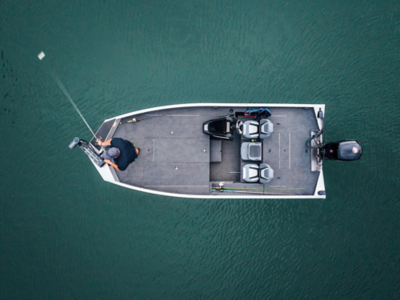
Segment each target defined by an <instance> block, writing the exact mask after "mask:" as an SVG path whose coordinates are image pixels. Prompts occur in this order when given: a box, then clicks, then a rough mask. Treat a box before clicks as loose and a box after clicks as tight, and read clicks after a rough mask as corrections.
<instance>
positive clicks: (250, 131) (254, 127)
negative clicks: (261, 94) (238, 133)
mask: <svg viewBox="0 0 400 300" xmlns="http://www.w3.org/2000/svg"><path fill="white" fill-rule="evenodd" d="M259 127H260V124H259V123H258V121H255V120H250V121H245V122H243V137H244V138H246V139H257V138H258V137H259V136H260V134H259V132H258V128H259Z"/></svg>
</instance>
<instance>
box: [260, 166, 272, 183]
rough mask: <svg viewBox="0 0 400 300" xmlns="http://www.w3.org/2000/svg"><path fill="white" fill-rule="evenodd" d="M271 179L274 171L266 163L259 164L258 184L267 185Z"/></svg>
mask: <svg viewBox="0 0 400 300" xmlns="http://www.w3.org/2000/svg"><path fill="white" fill-rule="evenodd" d="M272 178H274V170H273V169H272V168H271V167H270V166H269V165H268V164H266V163H262V164H260V183H262V184H265V183H268V182H270V181H271V179H272Z"/></svg>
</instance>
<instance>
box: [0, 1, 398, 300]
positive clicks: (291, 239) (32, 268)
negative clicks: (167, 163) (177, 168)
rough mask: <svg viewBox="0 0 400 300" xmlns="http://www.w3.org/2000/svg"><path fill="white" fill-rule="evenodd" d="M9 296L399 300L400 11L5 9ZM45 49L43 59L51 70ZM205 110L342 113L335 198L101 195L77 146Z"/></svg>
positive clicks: (355, 4) (250, 6)
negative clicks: (342, 152)
mask: <svg viewBox="0 0 400 300" xmlns="http://www.w3.org/2000/svg"><path fill="white" fill-rule="evenodd" d="M0 51H1V61H0V63H1V69H0V70H1V73H0V137H1V140H2V147H1V148H0V154H1V155H0V157H1V161H2V164H1V169H0V182H1V194H0V195H1V202H0V203H1V204H0V205H1V207H0V211H1V216H0V298H1V299H305V298H312V299H354V298H357V299H396V298H397V299H398V298H399V297H400V272H399V269H400V253H399V249H400V243H399V238H400V234H399V233H400V217H399V213H400V204H399V199H400V192H399V188H400V184H399V183H398V180H399V174H400V172H399V168H400V150H399V149H400V140H399V129H400V121H399V115H400V54H399V53H400V4H399V2H398V1H390V0H389V1H378V0H374V1H359V0H354V1H328V0H326V1H323V0H305V1H244V0H233V1H232V0H222V1H220V0H214V1H195V0H186V1H176V0H174V1H166V0H158V1H155V0H147V1H129V2H128V1H125V2H121V1H119V2H118V1H115V2H114V3H111V2H108V1H76V0H69V1H66V0H64V1H57V2H56V1H43V0H37V1H19V0H12V1H11V0H3V1H1V2H0ZM41 51H44V52H45V54H46V57H45V58H44V59H43V60H42V61H40V60H39V59H38V57H37V55H38V54H39V53H40V52H41ZM52 74H54V75H56V76H58V77H59V78H60V80H61V81H62V82H63V84H64V85H65V86H66V88H67V89H68V91H69V93H70V94H71V96H72V98H73V99H74V100H75V102H76V104H77V105H78V107H79V108H80V110H81V111H82V113H83V115H84V116H85V117H86V119H87V121H88V123H89V124H90V125H91V127H93V128H94V129H96V128H98V127H99V126H100V124H101V123H102V122H103V120H104V119H106V118H110V117H113V116H116V115H120V114H124V113H127V112H131V111H135V110H139V109H144V108H150V107H154V106H159V105H168V104H179V103H192V102H236V103H239V102H266V103H307V104H308V103H309V104H314V103H317V104H318V103H324V104H326V114H325V117H326V135H325V140H329V141H334V140H340V139H346V138H348V139H350V138H353V139H357V140H359V141H361V142H362V145H363V147H364V155H363V159H362V160H361V161H358V162H354V163H347V164H346V163H333V162H327V163H326V164H325V166H324V173H325V183H326V190H327V199H326V200H201V199H178V198H168V197H161V196H155V195H150V194H144V193H140V192H136V191H132V190H128V189H124V188H121V187H118V186H115V185H112V184H109V183H105V182H104V181H102V179H101V177H100V176H99V174H98V173H97V171H96V170H95V168H94V167H93V165H92V164H91V162H90V161H89V160H88V159H87V157H86V156H85V155H84V154H83V153H82V152H81V151H80V150H73V151H72V150H69V149H68V147H67V146H68V144H69V142H70V141H71V140H72V138H73V137H75V136H79V137H81V138H85V139H89V138H90V133H89V131H88V129H87V128H86V126H85V124H84V123H83V122H82V120H81V119H80V118H79V116H78V115H77V113H76V112H75V110H74V109H73V108H72V106H71V104H70V103H69V102H68V100H67V99H66V98H65V96H64V94H63V93H62V91H60V90H59V88H58V86H57V84H56V83H55V82H54V80H53V77H52Z"/></svg>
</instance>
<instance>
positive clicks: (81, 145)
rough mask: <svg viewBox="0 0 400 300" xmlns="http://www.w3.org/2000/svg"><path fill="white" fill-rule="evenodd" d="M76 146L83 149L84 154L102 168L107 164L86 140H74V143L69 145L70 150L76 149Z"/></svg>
mask: <svg viewBox="0 0 400 300" xmlns="http://www.w3.org/2000/svg"><path fill="white" fill-rule="evenodd" d="M76 146H79V148H81V149H82V151H83V152H85V153H86V154H87V156H89V158H90V159H91V160H92V161H93V162H94V163H95V164H96V165H97V166H99V167H100V168H101V167H102V166H104V164H105V162H104V159H103V158H102V157H100V156H99V155H98V154H97V153H96V152H95V151H94V149H93V146H92V145H91V144H89V143H88V142H86V141H85V140H82V139H80V138H78V137H76V138H74V139H73V140H72V142H71V143H70V144H69V145H68V147H69V148H70V149H74V148H75V147H76Z"/></svg>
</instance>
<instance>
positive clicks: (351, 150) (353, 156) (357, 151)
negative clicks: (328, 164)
mask: <svg viewBox="0 0 400 300" xmlns="http://www.w3.org/2000/svg"><path fill="white" fill-rule="evenodd" d="M322 156H323V158H324V159H327V160H339V161H353V160H358V159H360V158H361V156H362V147H361V144H360V143H359V142H357V141H352V140H345V141H339V142H333V143H328V144H325V145H324V147H323V148H322Z"/></svg>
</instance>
